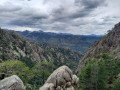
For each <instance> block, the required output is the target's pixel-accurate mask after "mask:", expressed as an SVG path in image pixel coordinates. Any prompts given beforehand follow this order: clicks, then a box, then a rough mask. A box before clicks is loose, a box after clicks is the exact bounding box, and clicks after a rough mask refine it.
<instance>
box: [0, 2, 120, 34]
mask: <svg viewBox="0 0 120 90" xmlns="http://www.w3.org/2000/svg"><path fill="white" fill-rule="evenodd" d="M118 22H120V0H0V27H1V28H4V29H11V30H17V31H24V30H30V31H38V30H41V31H44V32H55V33H71V34H75V35H78V34H79V35H90V34H96V35H103V34H106V33H107V31H108V30H111V29H112V28H113V27H114V25H115V24H117V23H118Z"/></svg>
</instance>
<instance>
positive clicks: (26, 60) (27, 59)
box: [20, 56, 35, 68]
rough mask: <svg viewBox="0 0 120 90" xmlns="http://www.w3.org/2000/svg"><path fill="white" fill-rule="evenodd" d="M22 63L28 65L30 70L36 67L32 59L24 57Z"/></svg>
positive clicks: (21, 59)
mask: <svg viewBox="0 0 120 90" xmlns="http://www.w3.org/2000/svg"><path fill="white" fill-rule="evenodd" d="M20 61H22V62H23V63H25V64H26V66H28V67H29V68H32V67H33V66H34V65H35V62H33V61H32V60H31V59H30V58H28V57H22V56H21V58H20Z"/></svg>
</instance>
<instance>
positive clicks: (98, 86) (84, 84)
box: [79, 53, 120, 90]
mask: <svg viewBox="0 0 120 90" xmlns="http://www.w3.org/2000/svg"><path fill="white" fill-rule="evenodd" d="M119 65H120V61H118V60H114V59H113V58H112V57H111V56H109V55H108V54H107V53H105V54H102V55H101V59H99V60H97V59H93V60H90V61H89V62H87V63H86V66H85V67H84V68H83V69H82V71H81V72H80V73H79V78H80V82H79V84H80V88H82V89H83V90H109V89H110V90H111V84H112V83H113V82H114V76H116V75H118V74H119V73H120V68H119ZM116 87H117V85H116ZM114 90H117V89H114Z"/></svg>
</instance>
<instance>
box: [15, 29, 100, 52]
mask: <svg viewBox="0 0 120 90" xmlns="http://www.w3.org/2000/svg"><path fill="white" fill-rule="evenodd" d="M17 33H19V34H21V35H23V36H26V37H29V38H32V39H35V40H38V41H40V42H46V43H49V44H52V45H55V46H60V47H61V46H62V47H65V48H66V47H67V48H70V49H72V50H75V51H79V52H82V53H85V52H86V50H87V49H88V48H89V47H90V46H91V45H92V44H93V43H94V42H95V41H96V40H98V39H99V38H100V37H101V36H96V35H72V34H60V33H59V34H57V33H50V32H42V31H33V32H30V31H23V32H20V31H18V32H17Z"/></svg>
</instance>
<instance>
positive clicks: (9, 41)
mask: <svg viewBox="0 0 120 90" xmlns="http://www.w3.org/2000/svg"><path fill="white" fill-rule="evenodd" d="M43 45H44V44H43ZM81 56H82V54H81V53H78V52H75V51H72V50H70V49H66V48H60V47H52V46H49V45H47V47H42V46H38V45H36V44H33V43H30V42H28V41H26V40H25V39H24V38H23V37H22V36H20V35H18V34H17V33H16V32H14V31H9V32H8V31H6V30H3V29H0V61H1V62H2V61H6V60H24V59H27V60H28V62H30V61H32V62H35V63H37V62H41V61H51V62H53V63H55V64H56V66H60V65H62V64H65V65H68V66H70V67H71V68H76V67H77V64H78V62H79V60H80V58H81Z"/></svg>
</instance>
